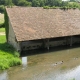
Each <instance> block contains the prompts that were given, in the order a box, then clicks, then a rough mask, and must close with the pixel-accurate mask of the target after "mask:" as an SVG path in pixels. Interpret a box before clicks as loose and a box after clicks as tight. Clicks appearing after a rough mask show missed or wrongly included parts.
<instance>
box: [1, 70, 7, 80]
mask: <svg viewBox="0 0 80 80" xmlns="http://www.w3.org/2000/svg"><path fill="white" fill-rule="evenodd" d="M0 80H8V74H7V71H3V72H2V73H0Z"/></svg>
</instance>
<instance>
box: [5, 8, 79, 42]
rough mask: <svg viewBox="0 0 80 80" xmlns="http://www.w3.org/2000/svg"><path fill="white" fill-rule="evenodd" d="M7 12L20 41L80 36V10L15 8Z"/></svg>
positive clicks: (8, 9)
mask: <svg viewBox="0 0 80 80" xmlns="http://www.w3.org/2000/svg"><path fill="white" fill-rule="evenodd" d="M6 10H7V13H8V16H9V20H10V22H11V25H12V28H13V30H14V33H15V35H16V38H17V40H18V41H27V40H35V39H45V38H54V37H61V36H71V35H79V34H80V10H78V9H75V10H73V9H69V10H60V9H43V8H40V7H18V8H16V7H15V8H14V7H13V8H7V9H6Z"/></svg>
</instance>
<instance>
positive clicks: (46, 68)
mask: <svg viewBox="0 0 80 80" xmlns="http://www.w3.org/2000/svg"><path fill="white" fill-rule="evenodd" d="M32 53H33V54H34V52H32ZM26 54H28V53H27V52H26ZM20 59H21V60H22V65H21V66H16V67H11V68H10V69H9V70H6V71H2V72H0V80H80V47H77V48H68V49H64V50H56V51H47V52H44V53H39V54H35V55H27V56H23V57H20Z"/></svg>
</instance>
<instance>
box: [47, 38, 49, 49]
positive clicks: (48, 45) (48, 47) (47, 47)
mask: <svg viewBox="0 0 80 80" xmlns="http://www.w3.org/2000/svg"><path fill="white" fill-rule="evenodd" d="M47 49H48V50H49V39H47Z"/></svg>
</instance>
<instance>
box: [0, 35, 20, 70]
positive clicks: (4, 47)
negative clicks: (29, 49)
mask: <svg viewBox="0 0 80 80" xmlns="http://www.w3.org/2000/svg"><path fill="white" fill-rule="evenodd" d="M20 64H21V60H20V59H19V53H17V52H16V51H15V49H14V48H13V47H12V46H11V45H9V44H8V43H6V39H5V36H0V70H4V69H8V68H10V67H12V66H16V65H20Z"/></svg>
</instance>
